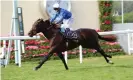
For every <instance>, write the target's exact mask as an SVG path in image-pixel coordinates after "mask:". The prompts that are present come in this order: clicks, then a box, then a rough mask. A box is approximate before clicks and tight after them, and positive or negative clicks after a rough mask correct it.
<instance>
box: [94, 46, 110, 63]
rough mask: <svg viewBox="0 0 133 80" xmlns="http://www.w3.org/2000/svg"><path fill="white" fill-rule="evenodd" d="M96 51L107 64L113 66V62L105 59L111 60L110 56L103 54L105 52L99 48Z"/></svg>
mask: <svg viewBox="0 0 133 80" xmlns="http://www.w3.org/2000/svg"><path fill="white" fill-rule="evenodd" d="M96 50H97V51H98V52H100V53H101V55H102V56H103V57H104V58H105V60H106V62H107V63H111V64H113V62H112V61H110V60H109V59H108V58H107V57H109V58H112V56H110V55H107V54H105V52H104V51H103V50H102V49H101V48H99V49H96Z"/></svg>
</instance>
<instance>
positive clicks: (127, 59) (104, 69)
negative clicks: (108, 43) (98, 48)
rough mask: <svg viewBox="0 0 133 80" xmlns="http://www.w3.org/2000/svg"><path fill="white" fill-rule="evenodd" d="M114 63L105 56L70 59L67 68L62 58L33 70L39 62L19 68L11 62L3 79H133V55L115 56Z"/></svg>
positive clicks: (25, 64) (5, 69) (3, 73)
mask: <svg viewBox="0 0 133 80" xmlns="http://www.w3.org/2000/svg"><path fill="white" fill-rule="evenodd" d="M112 61H113V62H114V63H115V64H113V65H110V64H107V63H106V62H105V60H104V58H103V57H95V58H94V57H93V58H92V57H89V58H84V60H83V63H82V64H80V63H79V59H69V60H68V66H69V70H65V68H64V66H63V64H62V62H61V61H60V60H50V61H48V62H46V63H45V64H44V65H43V66H42V68H40V69H39V70H38V71H33V67H35V66H36V65H37V63H38V61H36V62H23V63H22V67H21V68H19V67H18V66H15V65H14V64H9V65H8V66H7V67H6V68H2V75H1V76H2V80H133V56H114V57H113V58H112Z"/></svg>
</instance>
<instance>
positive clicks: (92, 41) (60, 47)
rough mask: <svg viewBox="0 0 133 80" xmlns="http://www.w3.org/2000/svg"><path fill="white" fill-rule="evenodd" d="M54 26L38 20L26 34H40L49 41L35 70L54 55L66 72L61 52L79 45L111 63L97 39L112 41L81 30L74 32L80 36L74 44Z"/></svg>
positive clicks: (85, 29) (47, 21)
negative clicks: (44, 53)
mask: <svg viewBox="0 0 133 80" xmlns="http://www.w3.org/2000/svg"><path fill="white" fill-rule="evenodd" d="M56 26H57V25H56V24H51V23H50V21H49V20H45V21H44V20H43V19H38V20H37V21H35V22H34V24H33V25H32V28H31V30H30V31H29V33H28V35H29V36H30V37H33V36H34V35H36V34H37V33H40V32H42V33H43V34H44V36H45V37H46V38H47V39H48V40H49V41H50V50H49V52H48V55H47V56H44V57H43V59H42V60H41V61H40V63H39V65H38V66H36V67H35V70H38V69H39V68H41V66H42V65H43V64H44V62H46V61H47V60H48V59H49V58H50V57H51V56H52V55H53V54H54V53H56V54H57V55H58V56H59V58H60V59H61V60H62V62H63V64H64V66H65V69H66V70H68V66H67V64H66V62H65V59H64V56H63V54H62V52H64V51H68V50H72V49H74V48H76V47H78V46H79V45H81V46H82V47H83V48H89V49H95V50H97V51H98V52H99V53H100V54H101V55H102V56H103V57H104V58H105V60H106V62H107V63H111V64H112V63H113V62H112V61H110V60H109V59H108V58H112V56H111V55H107V54H105V52H104V51H103V49H101V47H100V45H99V42H98V39H101V40H105V41H114V39H112V38H107V37H102V36H100V35H99V34H98V33H97V32H96V31H95V30H94V29H87V28H81V29H77V30H75V31H76V32H77V33H78V34H79V36H80V40H79V42H77V43H76V42H73V41H71V40H66V39H65V38H64V37H63V35H62V34H61V32H60V31H59V28H57V27H56ZM66 43H67V44H66Z"/></svg>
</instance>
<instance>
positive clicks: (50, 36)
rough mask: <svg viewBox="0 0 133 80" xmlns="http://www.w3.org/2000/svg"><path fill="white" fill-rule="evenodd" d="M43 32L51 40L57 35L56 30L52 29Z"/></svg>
mask: <svg viewBox="0 0 133 80" xmlns="http://www.w3.org/2000/svg"><path fill="white" fill-rule="evenodd" d="M42 33H43V34H44V36H45V37H46V38H47V39H48V40H51V39H52V38H53V37H54V35H55V32H54V31H53V30H52V29H51V30H48V31H43V32H42Z"/></svg>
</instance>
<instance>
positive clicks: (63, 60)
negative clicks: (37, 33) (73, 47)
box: [57, 53, 68, 70]
mask: <svg viewBox="0 0 133 80" xmlns="http://www.w3.org/2000/svg"><path fill="white" fill-rule="evenodd" d="M57 55H58V56H59V57H60V59H61V60H62V62H63V64H64V66H65V68H66V70H68V66H67V64H66V61H65V59H64V56H63V54H62V53H57Z"/></svg>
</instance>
